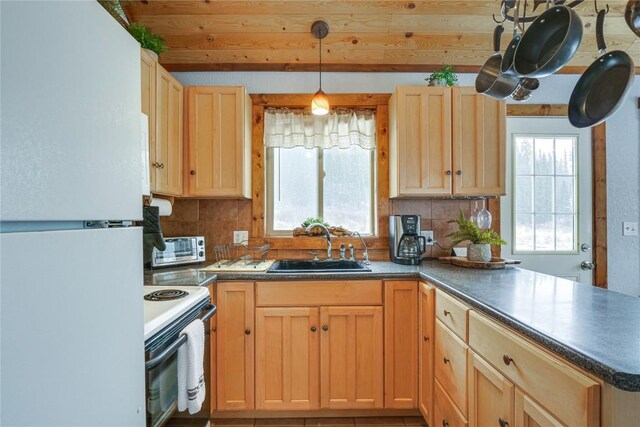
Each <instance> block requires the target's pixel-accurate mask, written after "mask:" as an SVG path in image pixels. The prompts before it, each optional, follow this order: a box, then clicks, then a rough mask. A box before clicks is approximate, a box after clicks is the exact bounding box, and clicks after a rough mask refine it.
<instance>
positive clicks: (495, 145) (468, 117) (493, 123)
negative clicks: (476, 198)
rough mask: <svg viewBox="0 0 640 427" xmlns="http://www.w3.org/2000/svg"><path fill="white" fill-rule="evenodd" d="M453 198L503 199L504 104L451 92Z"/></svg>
mask: <svg viewBox="0 0 640 427" xmlns="http://www.w3.org/2000/svg"><path fill="white" fill-rule="evenodd" d="M452 90H453V100H452V105H453V114H452V117H453V173H454V179H453V194H454V195H487V196H489V195H500V196H504V195H505V191H506V190H505V173H506V172H505V170H506V157H505V132H506V130H505V126H506V124H505V123H506V122H505V117H506V107H505V103H504V101H498V100H495V99H492V98H490V97H488V96H484V95H479V94H477V93H476V91H475V89H474V88H473V87H456V88H453V89H452Z"/></svg>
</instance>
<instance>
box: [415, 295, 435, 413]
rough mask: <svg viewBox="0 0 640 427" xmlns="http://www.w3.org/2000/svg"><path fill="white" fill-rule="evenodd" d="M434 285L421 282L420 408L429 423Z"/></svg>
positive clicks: (431, 400)
mask: <svg viewBox="0 0 640 427" xmlns="http://www.w3.org/2000/svg"><path fill="white" fill-rule="evenodd" d="M434 295H435V290H434V288H433V286H431V285H429V284H426V283H420V294H419V314H420V334H419V336H420V338H419V341H420V354H419V362H418V372H419V377H420V381H419V383H418V384H419V387H418V408H419V409H420V412H421V413H422V416H423V417H424V419H425V420H426V421H427V424H428V425H433V424H432V418H433V417H432V415H433V342H434V339H433V323H434V320H435V316H434V313H433V310H434V308H433V307H434V298H435V297H434Z"/></svg>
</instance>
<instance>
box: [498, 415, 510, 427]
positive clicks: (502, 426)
mask: <svg viewBox="0 0 640 427" xmlns="http://www.w3.org/2000/svg"><path fill="white" fill-rule="evenodd" d="M498 424H500V427H507V426H508V425H509V422H507V421H505V419H504V418H502V417H500V418H498Z"/></svg>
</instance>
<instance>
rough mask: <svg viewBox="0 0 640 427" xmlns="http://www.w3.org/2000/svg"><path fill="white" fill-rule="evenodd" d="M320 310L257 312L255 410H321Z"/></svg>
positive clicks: (308, 308)
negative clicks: (319, 393)
mask: <svg viewBox="0 0 640 427" xmlns="http://www.w3.org/2000/svg"><path fill="white" fill-rule="evenodd" d="M319 320H320V319H319V309H318V308H317V307H286V308H271V307H269V308H257V309H256V409H270V410H309V409H318V403H319V399H318V384H319V381H320V363H319V361H318V357H319V355H320V328H319Z"/></svg>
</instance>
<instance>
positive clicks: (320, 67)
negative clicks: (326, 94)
mask: <svg viewBox="0 0 640 427" xmlns="http://www.w3.org/2000/svg"><path fill="white" fill-rule="evenodd" d="M319 40H320V62H319V64H318V67H319V71H320V73H319V74H320V84H319V86H320V90H322V37H320V38H319Z"/></svg>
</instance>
